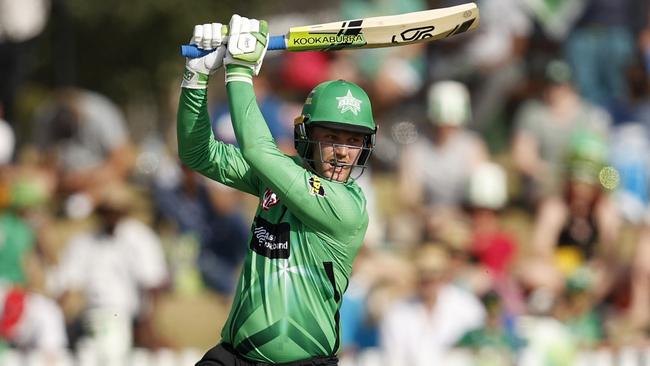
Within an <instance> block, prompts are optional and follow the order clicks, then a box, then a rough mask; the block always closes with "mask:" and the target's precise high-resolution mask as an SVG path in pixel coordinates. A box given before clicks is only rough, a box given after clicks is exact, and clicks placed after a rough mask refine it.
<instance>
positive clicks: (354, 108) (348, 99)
mask: <svg viewBox="0 0 650 366" xmlns="http://www.w3.org/2000/svg"><path fill="white" fill-rule="evenodd" d="M336 100H338V102H339V105H338V109H339V110H340V111H341V114H343V113H345V112H347V111H350V112H352V113H353V114H354V115H355V116H356V115H357V114H358V113H359V111H360V110H361V100H359V99H357V98H355V97H354V96H353V95H352V92H351V91H350V89H348V93H347V94H346V95H344V96H342V97H336Z"/></svg>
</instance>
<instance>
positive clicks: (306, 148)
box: [294, 123, 375, 182]
mask: <svg viewBox="0 0 650 366" xmlns="http://www.w3.org/2000/svg"><path fill="white" fill-rule="evenodd" d="M294 136H295V140H294V141H295V147H296V150H298V154H299V155H300V157H302V159H303V160H304V161H306V162H307V163H308V164H309V166H310V167H311V168H312V170H314V172H316V164H318V163H321V164H330V165H332V166H333V167H335V168H347V167H350V174H349V175H348V177H347V178H346V179H345V180H344V181H343V182H347V181H348V180H349V179H350V178H352V179H355V180H356V179H358V178H359V177H361V175H362V174H363V172H364V171H365V169H366V167H367V163H368V159H369V158H370V155H371V154H372V150H373V149H374V146H375V134H374V133H373V134H367V135H365V136H364V138H363V144H362V145H361V146H356V145H346V144H336V143H331V142H324V141H316V140H312V139H310V138H309V134H308V131H307V129H306V128H305V125H304V123H301V124H299V125H296V127H295V129H294ZM341 147H344V148H347V149H349V150H358V153H357V156H356V158H355V160H354V161H352V162H351V163H345V162H342V161H339V160H337V159H336V157H334V159H332V160H325V159H323V156H324V154H323V150H324V149H326V148H331V149H333V150H336V149H337V148H341ZM316 151H319V152H320V153H319V154H317V155H316V154H315V152H316ZM315 156H320V159H316V158H315ZM317 174H318V172H317ZM339 174H340V173H339ZM318 175H319V176H320V177H321V178H324V179H328V180H335V178H336V176H337V175H336V174H332V175H331V176H330V177H323V176H322V175H321V174H318Z"/></svg>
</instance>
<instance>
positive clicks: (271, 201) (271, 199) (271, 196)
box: [262, 188, 280, 211]
mask: <svg viewBox="0 0 650 366" xmlns="http://www.w3.org/2000/svg"><path fill="white" fill-rule="evenodd" d="M278 202H280V200H279V199H278V196H277V195H276V194H275V193H273V191H271V190H270V189H268V188H267V189H266V191H264V197H263V199H262V209H264V211H268V210H269V209H270V208H271V207H273V206H275V205H277V204H278Z"/></svg>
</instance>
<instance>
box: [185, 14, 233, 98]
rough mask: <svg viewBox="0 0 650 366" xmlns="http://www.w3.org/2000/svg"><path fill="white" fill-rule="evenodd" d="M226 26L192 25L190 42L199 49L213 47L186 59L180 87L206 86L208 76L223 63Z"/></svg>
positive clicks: (197, 87) (195, 87)
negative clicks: (197, 56)
mask: <svg viewBox="0 0 650 366" xmlns="http://www.w3.org/2000/svg"><path fill="white" fill-rule="evenodd" d="M227 31H228V28H227V27H226V26H225V25H222V24H221V23H212V24H198V25H195V26H194V33H193V35H192V39H191V40H190V44H193V45H196V46H197V47H198V48H200V49H206V50H210V49H214V50H215V51H214V52H210V53H208V54H207V55H205V56H203V57H199V58H193V59H189V58H188V59H187V61H186V63H185V72H184V73H183V81H182V82H181V87H183V88H190V89H205V88H207V87H208V78H209V76H210V75H211V74H213V73H214V72H215V71H217V70H218V69H219V68H220V67H221V66H222V65H223V57H224V55H225V54H226V46H225V45H224V37H225V36H226V34H227Z"/></svg>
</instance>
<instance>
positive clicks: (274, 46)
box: [181, 35, 287, 58]
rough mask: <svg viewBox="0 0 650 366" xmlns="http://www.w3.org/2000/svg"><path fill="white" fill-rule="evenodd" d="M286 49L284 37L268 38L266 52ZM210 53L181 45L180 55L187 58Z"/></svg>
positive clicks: (192, 46)
mask: <svg viewBox="0 0 650 366" xmlns="http://www.w3.org/2000/svg"><path fill="white" fill-rule="evenodd" d="M286 49H287V41H286V37H285V36H284V35H280V36H271V37H270V38H269V47H268V50H271V51H274V50H286ZM212 51H214V49H212V50H206V49H202V48H198V47H196V45H193V44H184V45H181V55H183V57H187V58H197V57H203V56H205V55H207V54H208V53H210V52H212Z"/></svg>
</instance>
